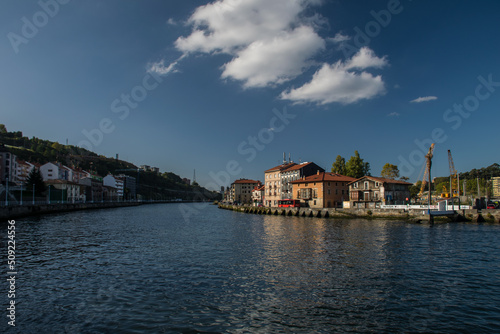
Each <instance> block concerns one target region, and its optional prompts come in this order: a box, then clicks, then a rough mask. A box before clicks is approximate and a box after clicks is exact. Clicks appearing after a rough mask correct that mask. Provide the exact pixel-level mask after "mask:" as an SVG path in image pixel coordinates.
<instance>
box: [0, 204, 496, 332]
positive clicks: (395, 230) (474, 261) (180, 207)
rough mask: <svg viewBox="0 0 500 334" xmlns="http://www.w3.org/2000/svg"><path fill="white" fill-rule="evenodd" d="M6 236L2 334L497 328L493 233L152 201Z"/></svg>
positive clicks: (31, 225)
mask: <svg viewBox="0 0 500 334" xmlns="http://www.w3.org/2000/svg"><path fill="white" fill-rule="evenodd" d="M6 226H7V225H6V224H2V225H1V227H2V232H1V236H2V240H3V242H2V249H4V251H2V252H3V254H6V242H5V240H6V235H7V232H6V231H7V227H6ZM16 232H17V234H16V246H17V248H16V260H17V270H18V274H17V276H16V297H15V300H16V327H15V328H13V327H11V326H8V325H7V321H8V319H7V317H6V314H7V312H6V311H5V307H6V306H7V302H8V301H7V296H6V292H7V290H8V285H7V283H5V284H4V290H5V293H2V299H1V300H2V301H3V302H2V305H4V307H2V309H3V310H4V311H3V314H2V317H1V319H3V320H1V321H2V323H0V329H1V328H5V329H7V327H11V328H8V330H9V332H12V333H15V332H19V333H430V332H434V333H438V332H439V333H453V332H457V333H499V332H500V247H499V240H500V226H499V225H488V224H459V223H453V224H437V225H435V226H433V227H431V226H429V225H425V224H424V225H417V224H409V223H404V222H394V221H378V220H373V221H364V220H343V221H340V220H331V219H317V218H300V217H281V216H260V215H250V214H242V213H236V212H232V211H225V210H219V209H217V207H216V206H213V205H205V206H201V205H200V204H158V205H143V206H140V207H131V208H120V209H109V210H95V211H81V212H73V213H66V214H59V215H49V216H45V217H42V218H25V219H18V220H16ZM4 258H5V257H4ZM2 262H3V263H4V264H6V261H5V260H4V261H2ZM5 267H6V265H5ZM5 273H7V269H5Z"/></svg>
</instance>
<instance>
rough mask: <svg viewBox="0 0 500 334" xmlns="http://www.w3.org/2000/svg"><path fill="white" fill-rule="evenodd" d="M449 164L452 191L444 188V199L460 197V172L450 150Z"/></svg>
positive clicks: (442, 195)
mask: <svg viewBox="0 0 500 334" xmlns="http://www.w3.org/2000/svg"><path fill="white" fill-rule="evenodd" d="M448 164H449V166H450V191H449V192H448V189H446V186H443V193H442V194H441V197H443V198H453V197H458V196H460V183H459V176H458V172H457V170H456V169H455V164H454V163H453V157H452V156H451V151H450V150H448Z"/></svg>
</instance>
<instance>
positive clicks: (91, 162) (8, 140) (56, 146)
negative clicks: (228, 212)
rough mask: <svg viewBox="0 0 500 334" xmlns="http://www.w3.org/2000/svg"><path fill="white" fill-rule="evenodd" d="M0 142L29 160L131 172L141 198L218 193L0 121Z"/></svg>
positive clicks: (97, 170)
mask: <svg viewBox="0 0 500 334" xmlns="http://www.w3.org/2000/svg"><path fill="white" fill-rule="evenodd" d="M0 144H4V145H5V146H6V147H7V148H8V149H9V151H11V152H12V153H13V154H15V155H16V156H17V157H18V158H19V159H21V160H25V161H29V162H32V163H39V164H45V163H47V162H60V163H62V164H64V165H66V166H69V167H79V168H82V169H84V170H87V171H89V172H92V173H95V174H98V175H101V176H106V175H107V174H109V173H111V174H127V175H130V176H133V177H135V178H138V194H139V195H142V197H143V198H144V199H165V198H183V199H193V198H194V197H196V198H207V199H210V200H212V199H217V198H218V196H219V194H218V193H214V192H211V191H208V190H207V189H205V188H202V187H198V186H189V185H187V184H185V183H184V182H183V181H182V178H181V177H180V176H178V175H176V174H174V173H171V172H165V173H161V174H156V173H154V172H144V171H137V170H138V167H137V166H135V165H134V164H132V163H130V162H127V161H123V160H118V159H115V158H108V157H105V156H102V155H98V154H96V153H94V152H91V151H88V150H86V149H84V148H81V147H77V146H73V145H62V144H60V143H58V142H52V141H49V140H43V139H39V138H36V137H32V138H28V137H25V136H23V133H22V132H21V131H16V132H9V131H7V129H6V127H5V125H3V124H0Z"/></svg>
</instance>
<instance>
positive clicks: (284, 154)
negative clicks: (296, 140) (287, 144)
mask: <svg viewBox="0 0 500 334" xmlns="http://www.w3.org/2000/svg"><path fill="white" fill-rule="evenodd" d="M283 165H286V153H285V152H283Z"/></svg>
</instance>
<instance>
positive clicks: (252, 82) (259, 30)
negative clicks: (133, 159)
mask: <svg viewBox="0 0 500 334" xmlns="http://www.w3.org/2000/svg"><path fill="white" fill-rule="evenodd" d="M322 2H323V0H272V1H269V0H215V1H213V2H211V3H208V4H206V5H203V6H200V7H198V8H196V10H195V11H194V13H193V14H192V15H191V17H190V18H189V19H188V21H187V25H188V26H191V27H192V30H191V33H190V34H189V35H187V36H182V37H179V38H178V39H177V40H176V41H175V47H176V48H177V50H178V51H180V52H182V56H181V57H180V58H179V59H178V60H176V61H174V62H173V63H170V64H168V65H165V61H160V62H157V63H155V64H152V65H151V66H150V71H154V72H156V73H158V74H162V75H167V74H169V73H172V72H176V71H177V70H176V68H177V66H178V62H179V61H180V60H181V59H182V58H184V57H185V56H187V55H189V54H192V53H207V54H217V53H224V54H227V55H230V56H231V57H232V59H231V60H229V61H228V62H227V63H226V64H224V65H223V66H222V67H221V69H222V73H221V78H222V79H232V80H236V81H240V82H241V83H242V84H243V86H244V87H245V88H254V87H268V86H271V87H273V86H276V85H279V84H283V83H285V82H287V81H290V80H292V79H295V78H297V77H298V76H300V75H302V74H303V73H304V71H306V70H307V69H309V68H310V67H311V66H321V65H318V64H317V62H315V61H314V57H315V56H316V55H317V54H318V53H319V52H320V51H321V50H324V49H325V47H326V41H327V40H329V41H331V42H333V43H343V42H344V41H346V40H349V39H350V37H349V36H346V35H343V34H342V33H340V32H339V33H337V34H336V35H335V36H334V37H333V38H329V39H327V40H326V39H323V38H321V37H320V36H319V35H318V33H317V31H318V29H320V28H321V26H325V25H328V22H327V21H326V20H325V18H324V17H323V16H321V15H320V14H318V13H311V11H310V10H309V9H310V7H311V6H314V5H319V4H321V3H322ZM168 23H169V24H176V21H174V20H169V21H168ZM387 65H388V61H387V57H386V56H384V57H382V58H379V57H377V56H376V55H375V54H374V52H373V51H372V50H371V49H369V48H368V47H363V48H361V49H360V50H359V51H358V52H357V53H356V54H355V55H354V56H353V57H352V58H351V59H348V60H346V61H345V62H342V61H338V62H337V63H335V64H333V65H329V64H323V66H322V67H321V68H320V69H318V70H317V71H316V73H315V74H314V76H313V77H312V80H311V81H310V82H308V83H306V84H304V85H303V86H301V87H299V88H296V89H288V90H286V91H284V92H282V93H281V98H282V99H285V100H291V101H295V102H315V103H318V104H327V103H332V102H340V103H344V104H347V103H353V102H356V101H359V100H362V99H370V98H373V97H375V96H377V95H380V94H383V93H384V92H385V87H384V82H383V81H382V77H381V76H380V75H372V74H371V73H368V72H366V69H368V68H375V69H380V68H383V67H385V66H387Z"/></svg>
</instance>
